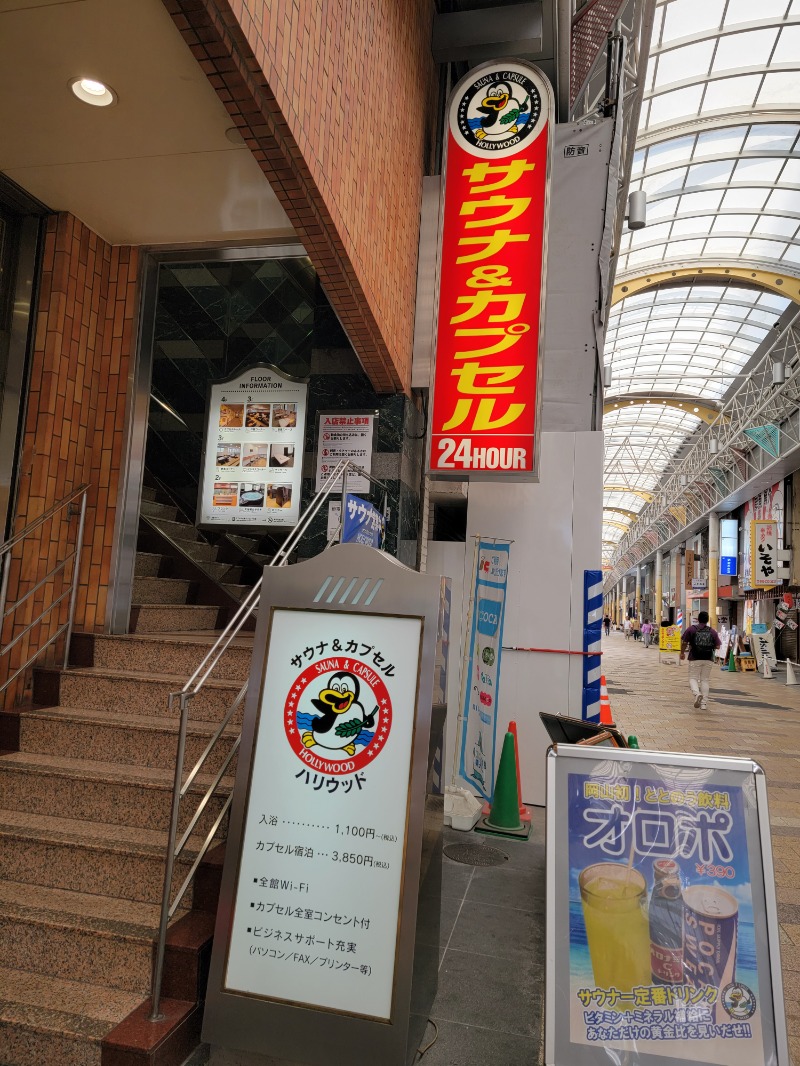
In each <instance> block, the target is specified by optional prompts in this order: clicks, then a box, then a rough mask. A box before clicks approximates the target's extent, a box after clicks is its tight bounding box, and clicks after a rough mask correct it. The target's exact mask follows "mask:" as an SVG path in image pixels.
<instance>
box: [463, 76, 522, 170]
mask: <svg viewBox="0 0 800 1066" xmlns="http://www.w3.org/2000/svg"><path fill="white" fill-rule="evenodd" d="M504 75H506V76H504ZM508 75H513V77H508ZM541 111H542V98H541V95H540V93H539V90H538V89H537V88H536V86H535V85H534V83H533V81H532V80H531V79H530V78H529V77H527V76H526V75H524V74H522V73H521V72H517V71H514V72H511V71H506V72H504V71H496V72H495V73H493V74H489V75H487V74H484V75H482V76H481V77H478V78H477V79H476V80H474V81H473V82H472V83H471V84H468V85H466V86H465V88H464V91H463V93H462V94H461V97H460V98H459V101H458V108H457V110H456V113H455V115H454V118H455V120H456V122H457V124H458V131H459V133H460V134H461V136H462V137H463V139H464V140H465V141H466V142H467V144H468V145H469V146H470V147H471V148H473V149H475V148H477V149H479V150H480V151H485V152H487V153H492V152H498V151H503V150H504V149H508V148H512V147H515V146H517V145H519V144H521V142H522V141H524V140H526V139H527V138H528V137H530V135H531V134H532V133H533V131H534V130H535V129H536V127H537V123H538V120H539V116H540V114H541Z"/></svg>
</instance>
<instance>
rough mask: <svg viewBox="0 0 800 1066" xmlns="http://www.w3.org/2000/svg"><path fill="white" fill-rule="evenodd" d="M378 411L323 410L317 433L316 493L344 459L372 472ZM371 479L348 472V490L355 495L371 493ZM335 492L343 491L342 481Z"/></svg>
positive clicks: (336, 486) (334, 489)
mask: <svg viewBox="0 0 800 1066" xmlns="http://www.w3.org/2000/svg"><path fill="white" fill-rule="evenodd" d="M374 426H375V412H374V411H373V412H371V413H370V412H366V411H321V412H320V415H319V432H318V434H317V481H316V491H317V492H319V490H320V489H321V488H322V486H323V485H324V484H325V480H326V479H327V478H328V477H329V476H330V475H331V474H332V473H333V471H334V470H335V469H336V467H337V466H338V464H339V463H340V462H341V461H342V459H350V460H351V461H352V462H353V463H355V465H356V466H360V467H361V468H362V469H363V470H365V471H366V472H367V473H368V474H371V473H372V434H373V429H374ZM369 487H370V485H369V479H368V478H366V477H364V476H363V475H361V474H357V473H348V475H347V488H348V489H349V490H351V491H352V492H369ZM332 491H333V492H341V491H342V478H339V480H338V481H337V482H336V485H335V487H334V488H333V490H332Z"/></svg>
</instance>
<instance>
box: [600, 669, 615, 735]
mask: <svg viewBox="0 0 800 1066" xmlns="http://www.w3.org/2000/svg"><path fill="white" fill-rule="evenodd" d="M613 724H614V718H613V716H612V714H611V704H610V702H609V699H608V689H607V688H606V675H605V674H601V675H600V725H613Z"/></svg>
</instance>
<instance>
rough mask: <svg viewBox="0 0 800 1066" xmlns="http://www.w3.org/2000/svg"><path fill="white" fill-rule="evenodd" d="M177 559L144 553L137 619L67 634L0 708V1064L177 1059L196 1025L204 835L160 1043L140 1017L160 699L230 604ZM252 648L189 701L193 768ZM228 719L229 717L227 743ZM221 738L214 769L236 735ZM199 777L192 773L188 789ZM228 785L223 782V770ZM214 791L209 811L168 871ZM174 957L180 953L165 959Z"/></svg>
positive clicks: (209, 898)
mask: <svg viewBox="0 0 800 1066" xmlns="http://www.w3.org/2000/svg"><path fill="white" fill-rule="evenodd" d="M149 495H150V500H149V501H148V503H147V507H148V510H149V511H150V513H151V515H152V517H153V521H155V522H158V523H161V524H164V525H167V524H169V525H172V526H175V527H181V526H183V527H184V528H179V529H171V530H170V533H171V536H172V539H173V540H181V539H182V540H184V541H185V543H186V545H187V546H188V548H189V552H191V551H192V550H195V551H197V550H199V551H200V553H201V554H203V553H207V549H208V547H209V546H207V545H202V546H200V547H199V548H198V549H192V547H191V545H192V544H193V543H197V544H198V545H201V542H200V541H199V540H197V539H196V536H195V535H194V534H195V531H194V529H193V527H191V526H189V525H188V524H187V523H181V522H180V521H179V520H178V517H177V515H176V514H175V513H166V512H168V511H169V508H168V507H167V505H164V504H160V503H158V502H157V500H156V499H155V498H154V497H155V494H154V493H153V492H152V490H151V492H150V493H149ZM215 550H216V549H215V548H213V547H212V552H213V551H215ZM205 562H207V563H214V562H215V560H214V559H206V560H205ZM216 565H219V566H222V565H223V564H222V563H217V564H216ZM225 566H226V570H227V564H225ZM174 569H175V560H174V558H170V557H168V556H162V555H159V554H157V553H155V552H153V551H148V552H142V553H140V554H139V555H138V556H137V567H136V578H135V582H134V599H135V600H136V602H137V605H136V607H135V608H134V610H133V612H132V632H131V633H130V634H129V635H126V636H104V635H95V634H81V633H76V634H75V635H74V637H73V640H72V645H71V652H70V663H71V665H70V668H69V669H68V670H66V671H64V670H60V669H55V668H42V669H38V670H37V671H36V675H35V681H34V707H33V708H32V709H21V710H14V711H8V712H4V713H3V714H2V715H0V749H3V750H2V751H0V1063H2V1064H3V1066H51V1064H52V1066H115V1064H119V1066H123V1064H124V1066H139V1064H141V1066H145V1064H147V1066H154V1064H158V1066H171V1064H172V1063H180V1062H182V1061H183V1059H184V1058H185V1057H186V1055H188V1054H189V1052H190V1051H191V1050H192V1048H193V1047H194V1046H195V1044H196V1043H197V1040H198V1039H199V1037H198V1030H199V1017H200V1011H199V1009H198V1008H197V1007H196V1006H195V1000H196V998H197V995H198V992H199V990H200V989H201V988H202V983H203V974H202V967H203V962H204V958H205V956H204V952H207V948H208V943H209V941H210V936H211V933H212V931H213V912H214V910H215V906H216V904H215V900H214V898H213V896H214V893H213V877H214V871H215V868H216V867H218V861H219V860H218V857H217V858H216V859H215V857H214V855H213V852H212V853H211V854H210V855H209V856H208V857H207V867H206V869H205V872H204V870H203V868H202V867H201V872H200V874H198V877H197V879H196V881H195V885H194V888H193V890H190V893H189V895H188V896H187V899H186V901H185V903H186V910H184V911H183V912H181V913H180V914H179V915H177V916H176V919H175V921H174V922H173V926H172V928H171V933H170V940H169V945H170V946H169V947H168V967H167V971H166V972H165V983H164V988H165V996H166V999H165V1001H164V1010H165V1013H166V1014H167V1015H168V1017H169V1018H170V1019H172V1020H173V1021H176V1024H175V1025H173V1026H172V1029H171V1034H172V1035H171V1036H170V1037H169V1039H168V1040H163V1041H162V1043H161V1044H159V1043H158V1041H159V1040H160V1039H161V1035H160V1034H161V1033H162V1030H161V1029H159V1028H158V1026H154V1025H152V1024H150V1023H149V1022H148V1021H147V1007H146V1005H144V1006H143V1001H144V1000H145V999H146V997H147V996H148V994H149V990H150V978H151V966H152V952H153V942H154V938H155V936H156V933H157V925H158V905H159V902H160V899H161V892H162V881H163V871H164V856H165V847H166V842H167V827H168V822H169V810H170V802H171V796H172V779H173V773H174V760H175V752H176V733H177V726H178V722H177V718H174V719H173V718H170V717H169V716H168V709H167V701H168V696H169V693H170V692H173V691H177V690H178V689H180V688H181V686H182V685H183V683H184V681H185V680H186V678H187V677H188V676H189V674H190V673H191V672H192V670H193V669H194V667H195V666H196V665H197V664H198V663H199V661H200V659H201V658H202V656H203V654H204V653H205V652H206V650H207V649H208V648H209V647H210V646H211V645H212V643H213V641H214V639H215V632H214V631H215V630H216V629H217V627H218V625H219V624H220V615H221V613H223V612H225V610H226V608H225V607H224V606H221V605H220V604H209V603H202V602H194V601H195V600H196V598H197V597H198V595H199V592H198V587H199V586H198V583H197V582H195V581H193V580H192V579H191V578H187V577H175V576H166V577H165V576H161V575H162V574H165V573H167V574H169V573H173V572H174ZM233 576H234V578H236V577H237V575H236V574H234V575H233ZM227 577H228V578H230V577H231V575H230V574H228V575H227ZM233 584H234V586H235V580H234V582H233ZM240 594H241V590H240V589H238V588H237V592H236V595H237V597H238V595H240ZM251 651H252V640H251V638H249V637H244V638H241V639H239V640H238V641H237V643H236V644H235V646H234V647H232V648H231V649H230V651H229V652H228V653H227V654H226V656H225V658H224V660H223V661H222V663H221V667H220V670H219V671H218V673H217V675H215V676H216V680H212V681H209V682H208V684H207V686H206V687H205V688H204V690H203V692H202V694H201V695H200V696H198V698H197V699H196V700H194V701H193V703H192V707H191V714H192V720H191V726H190V730H189V737H188V743H187V758H186V764H185V765H186V766H187V767H191V765H192V764H193V760H194V759H195V758H196V757H197V756H199V754H200V753H201V751H202V750H203V748H204V747H205V745H206V743H207V742H208V739H209V738H210V736H211V735H212V733H213V732H214V730H215V728H216V724H217V723H218V722H219V721H220V720H221V718H222V717H223V716H224V713H225V711H226V710H227V708H228V707H229V705H230V703H231V702H232V700H233V698H234V696H235V695H236V693H237V692H238V690H239V688H240V686H241V684H242V682H243V681H244V679H245V678H246V676H247V672H248V669H249V662H250V657H251ZM237 730H238V722H235V723H232V726H231V743H232V742H233V739H234V738H235V735H236V731H237ZM220 748H221V749H222V750H220V751H219V754H218V756H217V762H216V763H215V764H214V765H210V766H208V767H207V770H208V774H211V773H213V772H214V771H215V769H218V768H219V765H220V762H221V759H222V758H223V756H224V754H225V750H229V748H227V749H226V748H225V745H224V744H223V745H220ZM209 780H210V778H209V777H208V776H206V777H201V778H200V779H199V780H198V782H197V783H196V784H197V791H198V794H200V793H201V791H202V790H203V789H204V787H205V786H206V785H207V783H208V781H209ZM224 784H225V785H226V787H227V789H228V790H229V789H230V788H231V787H232V778H229V779H226V781H225V782H224ZM223 791H224V790H223ZM220 803H221V801H220V800H216V804H215V802H212V803H211V804H209V807H208V809H207V810H206V811H205V812H204V814H203V817H202V820H201V822H200V824H199V825H198V827H197V833H198V838H197V841H196V847H195V850H194V852H193V851H192V847H191V842H190V846H189V848H188V852H189V854H188V856H187V857H186V858H185V860H184V861H183V862H182V863H180V864H179V868H178V869H177V870H176V881H175V883H176V884H178V883H180V882H181V881H182V880H183V878H184V877H185V875H186V871H187V869H188V864H189V862H190V861H191V859H192V858H193V857H194V855H196V853H197V850H196V849H197V847H198V846H199V843H200V842H201V841H202V839H203V838H204V837H205V835H206V833H207V832H208V829H209V827H210V826H211V824H212V822H213V820H214V818H215V817H216V815H217V814H218V812H219V809H220ZM189 806H191V805H189ZM189 814H191V810H190V811H189V812H188V813H187V816H186V818H185V819H184V824H183V825H182V826H181V827H180V828H181V829H183V828H184V826H185V824H186V821H188V816H189ZM215 864H216V867H215ZM209 885H212V887H211V888H209V887H208V886H209ZM170 952H171V955H170ZM170 958H171V959H172V962H173V963H175V962H177V965H173V966H172V968H171V969H170ZM156 1045H157V1046H158V1051H157V1054H156V1052H154V1051H153V1048H154V1046H156Z"/></svg>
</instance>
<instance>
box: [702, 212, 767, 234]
mask: <svg viewBox="0 0 800 1066" xmlns="http://www.w3.org/2000/svg"><path fill="white" fill-rule="evenodd" d="M757 222H758V215H717V217H716V218H715V219H714V225H713V226H712V227H711V232H712V233H720V232H728V233H752V231H753V226H755V225H756V223H757Z"/></svg>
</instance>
